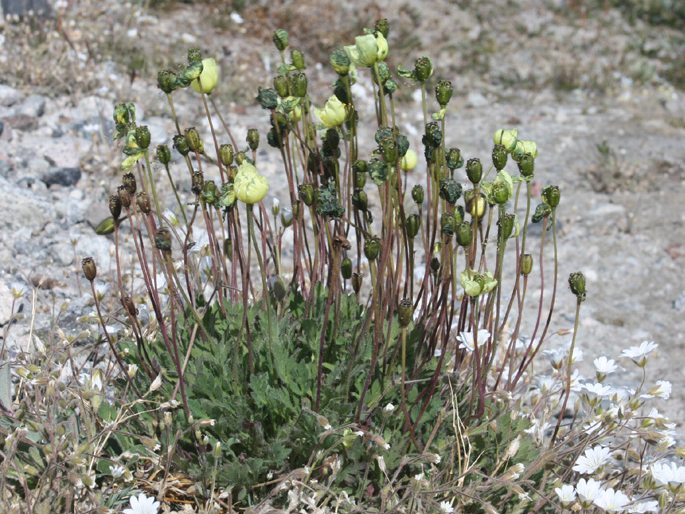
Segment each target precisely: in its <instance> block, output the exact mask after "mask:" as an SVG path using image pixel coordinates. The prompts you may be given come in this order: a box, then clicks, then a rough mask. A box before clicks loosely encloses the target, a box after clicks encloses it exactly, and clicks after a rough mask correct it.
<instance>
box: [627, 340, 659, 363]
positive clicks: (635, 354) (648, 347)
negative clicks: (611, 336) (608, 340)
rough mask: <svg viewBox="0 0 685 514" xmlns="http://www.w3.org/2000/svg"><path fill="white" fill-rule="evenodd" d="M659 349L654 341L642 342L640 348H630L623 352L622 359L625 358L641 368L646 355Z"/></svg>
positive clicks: (645, 361) (645, 360)
mask: <svg viewBox="0 0 685 514" xmlns="http://www.w3.org/2000/svg"><path fill="white" fill-rule="evenodd" d="M658 347H659V345H658V344H656V343H655V342H654V341H642V343H640V346H631V347H630V348H628V349H627V350H623V352H622V353H621V356H622V357H627V358H628V359H630V360H632V361H633V362H634V363H635V364H637V365H638V366H640V367H643V366H644V365H645V364H646V363H647V355H649V354H650V353H651V352H653V351H654V350H656V349H657V348H658Z"/></svg>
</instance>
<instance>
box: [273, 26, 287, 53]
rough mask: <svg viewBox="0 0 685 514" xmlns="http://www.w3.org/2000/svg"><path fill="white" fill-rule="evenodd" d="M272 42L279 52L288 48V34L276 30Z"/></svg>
mask: <svg viewBox="0 0 685 514" xmlns="http://www.w3.org/2000/svg"><path fill="white" fill-rule="evenodd" d="M271 39H272V41H273V42H274V45H275V46H276V49H277V50H278V51H279V52H282V51H284V50H285V49H286V48H288V32H287V31H285V30H283V29H276V30H275V31H274V33H273V36H272V38H271Z"/></svg>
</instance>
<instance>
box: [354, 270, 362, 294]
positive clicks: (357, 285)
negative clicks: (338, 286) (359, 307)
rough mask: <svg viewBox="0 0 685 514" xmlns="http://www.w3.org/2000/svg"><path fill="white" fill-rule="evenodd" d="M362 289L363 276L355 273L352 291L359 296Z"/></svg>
mask: <svg viewBox="0 0 685 514" xmlns="http://www.w3.org/2000/svg"><path fill="white" fill-rule="evenodd" d="M361 288H362V276H361V275H360V274H359V273H357V272H356V271H355V272H354V273H352V289H353V290H354V294H359V291H361Z"/></svg>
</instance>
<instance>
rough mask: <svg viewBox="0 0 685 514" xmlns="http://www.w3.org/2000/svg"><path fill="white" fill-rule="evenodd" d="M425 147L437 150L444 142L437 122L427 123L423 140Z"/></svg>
mask: <svg viewBox="0 0 685 514" xmlns="http://www.w3.org/2000/svg"><path fill="white" fill-rule="evenodd" d="M421 141H422V142H423V144H424V145H425V146H429V147H433V148H437V147H438V146H440V143H441V142H442V131H441V130H440V126H439V125H438V124H437V122H435V121H431V122H428V123H426V132H425V134H424V136H423V138H422V139H421Z"/></svg>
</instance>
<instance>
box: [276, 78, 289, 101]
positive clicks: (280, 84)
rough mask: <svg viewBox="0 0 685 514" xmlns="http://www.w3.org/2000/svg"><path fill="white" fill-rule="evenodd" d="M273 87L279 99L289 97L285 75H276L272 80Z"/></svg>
mask: <svg viewBox="0 0 685 514" xmlns="http://www.w3.org/2000/svg"><path fill="white" fill-rule="evenodd" d="M273 86H274V89H275V90H276V93H278V96H280V97H281V98H287V97H289V96H290V81H289V80H288V77H287V76H285V75H276V76H275V77H274V80H273Z"/></svg>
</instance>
